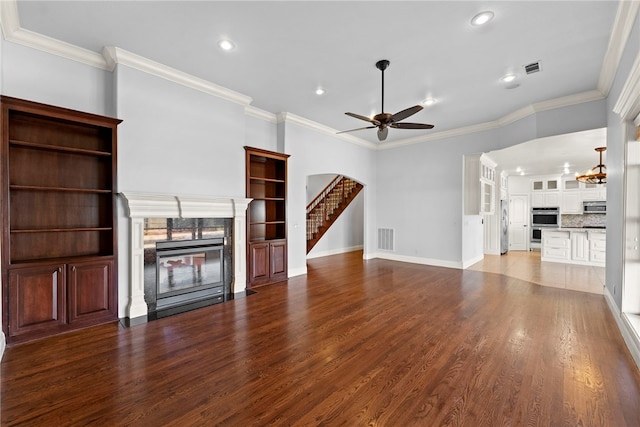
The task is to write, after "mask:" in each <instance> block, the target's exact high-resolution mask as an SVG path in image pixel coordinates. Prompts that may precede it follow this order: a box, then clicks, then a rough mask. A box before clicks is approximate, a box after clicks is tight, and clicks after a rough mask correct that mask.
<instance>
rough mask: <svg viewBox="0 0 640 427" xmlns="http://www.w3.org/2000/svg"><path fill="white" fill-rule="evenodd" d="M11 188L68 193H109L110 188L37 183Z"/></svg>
mask: <svg viewBox="0 0 640 427" xmlns="http://www.w3.org/2000/svg"><path fill="white" fill-rule="evenodd" d="M9 188H10V189H11V190H25V191H68V192H70V193H95V194H111V193H113V191H112V190H94V189H92V188H68V187H43V186H39V185H10V186H9Z"/></svg>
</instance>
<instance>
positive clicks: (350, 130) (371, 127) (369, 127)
mask: <svg viewBox="0 0 640 427" xmlns="http://www.w3.org/2000/svg"><path fill="white" fill-rule="evenodd" d="M376 127H377V126H366V127H363V128H358V129H349V130H341V131H340V132H336V135H337V134H339V133H346V132H355V131H357V130H362V129H374V128H376Z"/></svg>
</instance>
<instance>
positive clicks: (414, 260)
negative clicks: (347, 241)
mask: <svg viewBox="0 0 640 427" xmlns="http://www.w3.org/2000/svg"><path fill="white" fill-rule="evenodd" d="M371 258H380V259H387V260H390V261H400V262H408V263H411V264H421V265H431V266H433V267H446V268H457V269H460V268H462V263H461V262H456V261H446V260H442V259H433V258H421V257H413V256H407V255H396V254H392V253H386V252H378V253H376V254H373V256H372V257H371Z"/></svg>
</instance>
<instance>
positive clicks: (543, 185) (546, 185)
mask: <svg viewBox="0 0 640 427" xmlns="http://www.w3.org/2000/svg"><path fill="white" fill-rule="evenodd" d="M559 189H560V187H559V186H558V179H557V178H546V179H534V180H532V181H531V190H532V191H533V192H536V191H558V190H559Z"/></svg>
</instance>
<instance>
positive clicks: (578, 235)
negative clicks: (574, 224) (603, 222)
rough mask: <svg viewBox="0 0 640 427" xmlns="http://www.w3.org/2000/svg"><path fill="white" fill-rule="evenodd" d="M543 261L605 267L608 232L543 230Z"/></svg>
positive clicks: (568, 229)
mask: <svg viewBox="0 0 640 427" xmlns="http://www.w3.org/2000/svg"><path fill="white" fill-rule="evenodd" d="M541 259H542V261H551V262H563V263H567V264H582V265H592V266H598V267H604V266H605V261H606V231H605V230H588V229H584V228H565V229H550V230H543V231H542V256H541Z"/></svg>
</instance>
